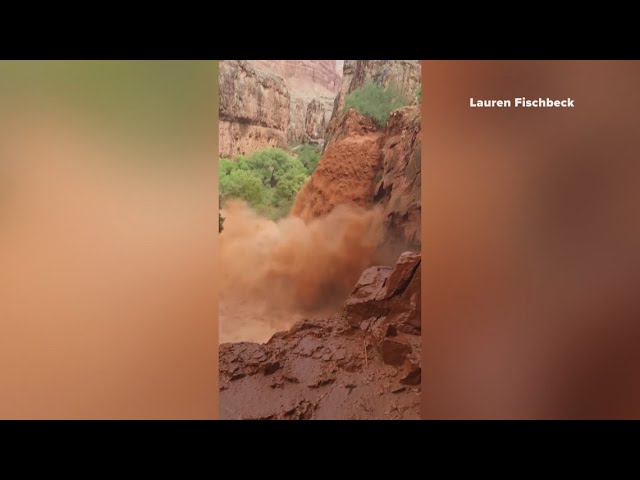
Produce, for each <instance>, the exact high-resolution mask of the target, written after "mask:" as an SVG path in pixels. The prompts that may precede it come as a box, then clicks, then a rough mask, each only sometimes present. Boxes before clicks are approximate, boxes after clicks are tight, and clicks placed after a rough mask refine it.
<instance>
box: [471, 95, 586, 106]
mask: <svg viewBox="0 0 640 480" xmlns="http://www.w3.org/2000/svg"><path fill="white" fill-rule="evenodd" d="M512 106H513V107H515V108H573V107H574V100H573V99H572V98H565V99H563V100H553V99H551V98H536V99H529V98H525V97H518V98H514V99H513V100H481V99H479V100H476V99H474V98H469V107H471V108H511V107H512Z"/></svg>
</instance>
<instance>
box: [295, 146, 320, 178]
mask: <svg viewBox="0 0 640 480" xmlns="http://www.w3.org/2000/svg"><path fill="white" fill-rule="evenodd" d="M298 160H300V162H302V165H303V166H304V168H305V170H306V172H307V175H311V174H312V173H313V172H314V170H315V169H316V167H317V166H318V162H319V161H320V151H319V150H318V148H317V147H314V146H313V145H302V146H301V147H300V148H299V149H298Z"/></svg>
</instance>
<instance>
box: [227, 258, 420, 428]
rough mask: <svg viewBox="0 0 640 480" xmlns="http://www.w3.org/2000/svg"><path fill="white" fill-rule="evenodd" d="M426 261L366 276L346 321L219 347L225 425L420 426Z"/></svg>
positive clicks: (342, 317) (315, 323)
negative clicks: (345, 422) (376, 422)
mask: <svg viewBox="0 0 640 480" xmlns="http://www.w3.org/2000/svg"><path fill="white" fill-rule="evenodd" d="M420 261H421V258H420V254H419V253H412V252H405V253H403V254H402V255H401V256H400V258H399V260H398V262H397V264H396V265H395V266H394V267H384V266H383V267H371V268H368V269H367V270H365V271H364V272H363V273H362V275H361V277H360V279H359V281H358V283H357V284H356V286H355V287H354V289H353V292H352V293H351V295H350V296H349V298H348V299H347V301H346V303H345V305H344V308H343V311H342V312H341V314H339V315H335V316H333V317H329V318H322V319H305V320H301V321H300V322H298V323H296V324H295V325H294V326H293V327H292V328H291V329H290V330H288V331H285V332H278V333H276V334H275V335H273V337H272V338H271V339H270V340H269V341H268V342H267V343H266V344H258V343H248V342H242V343H226V344H222V345H221V346H220V405H221V407H220V418H222V419H238V420H240V419H291V420H294V419H418V418H419V416H420V395H421V387H420V381H421V347H420V345H421V339H420V330H421V325H420Z"/></svg>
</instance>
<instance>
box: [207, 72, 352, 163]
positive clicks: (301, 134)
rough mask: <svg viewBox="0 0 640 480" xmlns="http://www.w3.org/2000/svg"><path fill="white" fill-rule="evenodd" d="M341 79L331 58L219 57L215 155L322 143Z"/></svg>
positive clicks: (228, 155) (230, 155)
mask: <svg viewBox="0 0 640 480" xmlns="http://www.w3.org/2000/svg"><path fill="white" fill-rule="evenodd" d="M341 78H342V75H341V64H340V63H339V62H338V61H336V60H225V61H222V62H220V133H219V151H220V155H221V156H222V157H233V156H235V155H237V154H243V153H250V152H252V151H254V150H258V149H261V148H266V147H281V148H286V147H287V146H288V145H292V144H297V143H310V144H318V145H322V144H323V142H324V137H325V132H326V129H327V126H328V124H329V120H330V119H331V115H332V111H333V103H334V99H335V97H336V93H337V91H338V90H339V88H340V85H341Z"/></svg>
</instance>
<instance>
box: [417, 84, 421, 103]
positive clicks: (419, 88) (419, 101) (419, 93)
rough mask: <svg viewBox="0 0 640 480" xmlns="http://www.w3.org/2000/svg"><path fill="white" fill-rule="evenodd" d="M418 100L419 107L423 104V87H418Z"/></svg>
mask: <svg viewBox="0 0 640 480" xmlns="http://www.w3.org/2000/svg"><path fill="white" fill-rule="evenodd" d="M416 98H417V99H418V105H420V103H422V85H420V86H419V87H418V91H417V92H416Z"/></svg>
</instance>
